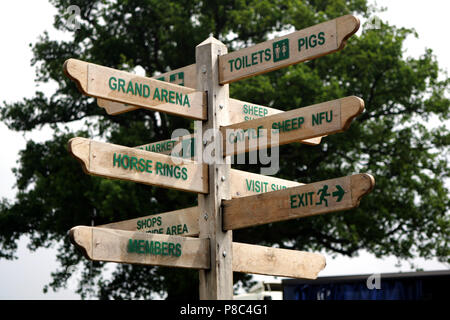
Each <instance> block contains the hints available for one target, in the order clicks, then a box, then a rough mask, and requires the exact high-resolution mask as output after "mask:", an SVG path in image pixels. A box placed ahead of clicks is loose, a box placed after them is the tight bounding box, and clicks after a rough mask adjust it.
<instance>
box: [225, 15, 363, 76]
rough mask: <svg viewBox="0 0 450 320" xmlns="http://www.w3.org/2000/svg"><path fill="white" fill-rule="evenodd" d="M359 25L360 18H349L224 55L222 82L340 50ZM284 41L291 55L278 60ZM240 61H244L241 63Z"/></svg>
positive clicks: (339, 19) (328, 22)
mask: <svg viewBox="0 0 450 320" xmlns="http://www.w3.org/2000/svg"><path fill="white" fill-rule="evenodd" d="M359 24H360V23H359V20H358V18H356V17H354V16H351V15H346V16H342V17H339V18H337V19H333V20H329V21H326V22H323V23H320V24H317V25H315V26H311V27H309V28H306V29H302V30H299V31H295V32H293V33H290V34H288V35H285V36H282V37H279V38H276V39H273V40H270V41H266V42H262V43H259V44H257V45H255V46H252V47H249V48H245V49H241V50H238V51H234V52H231V53H228V54H226V55H223V56H221V57H220V59H219V70H220V83H221V84H226V83H231V82H235V81H238V80H242V79H245V78H248V77H252V76H256V75H258V74H262V73H266V72H270V71H273V70H277V69H280V68H284V67H287V66H290V65H292V64H296V63H300V62H304V61H307V60H311V59H315V58H318V57H321V56H323V55H326V54H330V53H333V52H336V51H339V50H341V49H342V48H343V47H344V46H345V43H346V40H347V39H348V38H349V37H350V36H351V35H353V34H354V33H356V31H357V30H358V29H359ZM319 34H320V39H319ZM311 37H313V39H315V41H311ZM301 39H303V40H301ZM318 39H319V40H320V41H319V42H317V40H318ZM280 41H287V42H288V43H289V46H288V48H287V50H288V53H289V54H288V55H287V57H281V56H280V57H281V58H279V59H278V58H275V55H276V53H275V50H276V49H275V47H276V43H280ZM300 41H303V42H302V43H300ZM306 43H308V44H309V46H308V47H307V46H306ZM303 44H304V45H303ZM238 60H239V61H241V62H239V63H237V62H236V61H238Z"/></svg>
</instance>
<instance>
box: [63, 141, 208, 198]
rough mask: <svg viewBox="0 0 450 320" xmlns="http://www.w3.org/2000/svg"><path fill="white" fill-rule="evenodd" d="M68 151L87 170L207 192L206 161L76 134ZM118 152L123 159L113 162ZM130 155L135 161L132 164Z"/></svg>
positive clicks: (107, 175) (190, 190) (99, 174)
mask: <svg viewBox="0 0 450 320" xmlns="http://www.w3.org/2000/svg"><path fill="white" fill-rule="evenodd" d="M69 151H70V153H71V154H72V155H73V156H74V157H75V158H76V159H77V160H78V161H80V163H81V164H82V168H83V170H84V172H85V173H87V174H91V175H95V176H100V177H105V178H112V179H120V180H128V181H133V182H139V183H144V184H148V185H155V186H159V187H165V188H171V189H177V190H182V191H188V192H196V193H208V165H206V164H199V163H196V162H194V161H191V160H186V159H179V158H173V157H170V156H166V155H163V154H159V153H154V152H148V151H144V150H139V149H134V148H128V147H124V146H120V145H115V144H110V143H104V142H97V141H93V140H89V139H86V138H80V137H77V138H73V139H71V140H70V141H69ZM119 156H120V159H122V158H123V159H124V160H123V162H122V163H120V161H116V162H114V159H116V160H117V159H119ZM132 158H135V159H136V161H137V162H136V161H135V162H134V163H135V165H134V166H133V165H132V161H133V160H132ZM125 159H128V160H127V161H125ZM140 159H143V160H142V161H141V160H140ZM181 160H182V162H181V163H179V162H178V161H181ZM139 161H140V162H141V163H139ZM175 161H177V162H175ZM147 165H148V166H147ZM125 167H127V168H125ZM141 169H142V170H141Z"/></svg>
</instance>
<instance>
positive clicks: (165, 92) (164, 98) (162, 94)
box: [161, 89, 168, 102]
mask: <svg viewBox="0 0 450 320" xmlns="http://www.w3.org/2000/svg"><path fill="white" fill-rule="evenodd" d="M167 94H168V92H167V90H166V89H161V101H163V100H164V101H165V102H168V101H167Z"/></svg>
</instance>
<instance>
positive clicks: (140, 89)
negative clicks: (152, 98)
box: [134, 82, 142, 97]
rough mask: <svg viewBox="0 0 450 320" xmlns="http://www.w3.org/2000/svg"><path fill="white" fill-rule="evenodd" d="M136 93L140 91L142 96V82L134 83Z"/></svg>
mask: <svg viewBox="0 0 450 320" xmlns="http://www.w3.org/2000/svg"><path fill="white" fill-rule="evenodd" d="M134 93H135V95H137V94H138V93H139V96H141V97H142V83H137V82H136V83H135V84H134Z"/></svg>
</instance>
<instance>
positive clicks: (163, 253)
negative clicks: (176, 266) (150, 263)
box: [161, 242, 168, 256]
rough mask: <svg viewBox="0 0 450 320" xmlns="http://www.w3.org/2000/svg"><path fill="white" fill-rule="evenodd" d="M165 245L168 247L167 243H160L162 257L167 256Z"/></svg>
mask: <svg viewBox="0 0 450 320" xmlns="http://www.w3.org/2000/svg"><path fill="white" fill-rule="evenodd" d="M167 245H168V243H167V242H163V243H162V250H161V251H162V255H163V256H167V249H168V247H167Z"/></svg>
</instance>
